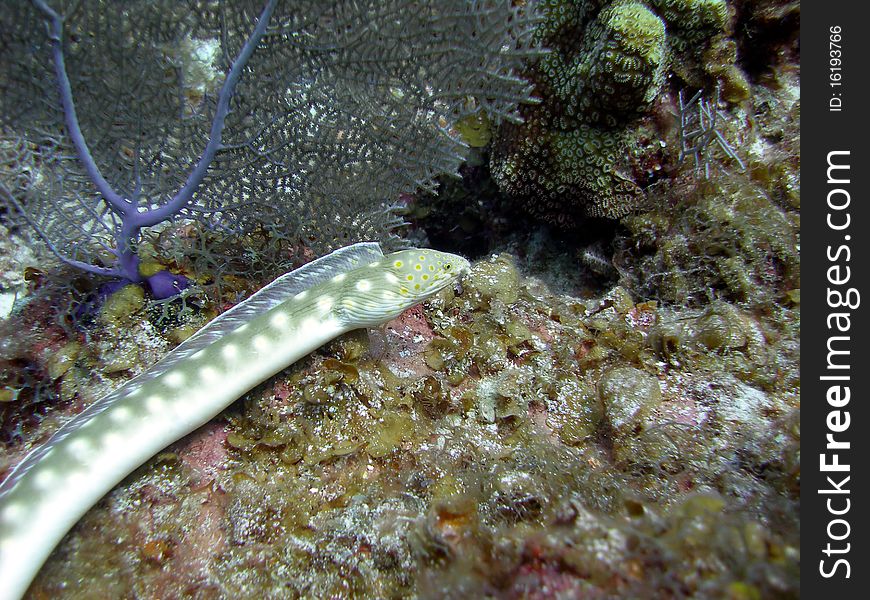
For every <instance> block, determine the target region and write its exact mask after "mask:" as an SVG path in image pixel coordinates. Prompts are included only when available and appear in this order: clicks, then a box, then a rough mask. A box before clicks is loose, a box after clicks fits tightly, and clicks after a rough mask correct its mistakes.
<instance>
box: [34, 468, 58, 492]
mask: <svg viewBox="0 0 870 600" xmlns="http://www.w3.org/2000/svg"><path fill="white" fill-rule="evenodd" d="M55 482H57V471H55V470H54V469H41V470H40V471H38V472H37V473H36V474H35V475H34V476H33V483H35V484H36V485H37V486H38V487H41V488H43V489H46V488H49V487H51V486H52V485H54V484H55Z"/></svg>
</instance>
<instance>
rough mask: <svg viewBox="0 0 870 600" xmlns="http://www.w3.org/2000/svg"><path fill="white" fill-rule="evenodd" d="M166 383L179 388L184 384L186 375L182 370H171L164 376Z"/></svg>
mask: <svg viewBox="0 0 870 600" xmlns="http://www.w3.org/2000/svg"><path fill="white" fill-rule="evenodd" d="M164 379H165V381H166V385H168V386H169V387H171V388H174V389H178V388H180V387H181V386H183V385H184V381H185V379H186V377H185V376H184V373H182V372H181V371H170V372H169V373H167V374H166V375H165V376H164Z"/></svg>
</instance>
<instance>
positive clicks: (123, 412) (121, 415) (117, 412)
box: [109, 406, 133, 423]
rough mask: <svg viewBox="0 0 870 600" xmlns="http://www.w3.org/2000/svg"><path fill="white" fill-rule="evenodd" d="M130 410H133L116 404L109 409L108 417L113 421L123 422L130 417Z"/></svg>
mask: <svg viewBox="0 0 870 600" xmlns="http://www.w3.org/2000/svg"><path fill="white" fill-rule="evenodd" d="M132 412H133V411H131V410H130V409H129V408H128V407H126V406H116V407H115V408H113V409H111V410H110V411H109V418H110V419H111V420H113V421H114V422H115V423H123V422H124V421H127V420H128V419H129V418H130V415H131V414H132Z"/></svg>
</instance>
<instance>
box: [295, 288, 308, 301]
mask: <svg viewBox="0 0 870 600" xmlns="http://www.w3.org/2000/svg"><path fill="white" fill-rule="evenodd" d="M307 295H308V290H303V291H301V292H299V293H298V294H296V295H295V296H293V299H294V300H305V297H306V296H307Z"/></svg>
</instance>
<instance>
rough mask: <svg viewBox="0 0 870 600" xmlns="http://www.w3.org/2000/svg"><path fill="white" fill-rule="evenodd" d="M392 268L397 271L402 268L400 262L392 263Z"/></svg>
mask: <svg viewBox="0 0 870 600" xmlns="http://www.w3.org/2000/svg"><path fill="white" fill-rule="evenodd" d="M393 266H394V267H396V268H397V269H401V268H402V261H400V260H397V261H396V262H394V263H393Z"/></svg>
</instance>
